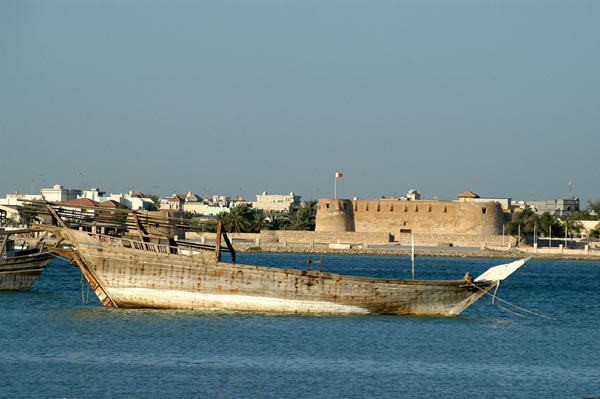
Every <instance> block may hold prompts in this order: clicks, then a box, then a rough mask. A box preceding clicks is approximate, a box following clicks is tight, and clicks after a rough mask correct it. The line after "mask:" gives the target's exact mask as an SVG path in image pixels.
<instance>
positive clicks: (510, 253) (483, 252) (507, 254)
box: [236, 247, 600, 262]
mask: <svg viewBox="0 0 600 399" xmlns="http://www.w3.org/2000/svg"><path fill="white" fill-rule="evenodd" d="M236 251H238V252H258V253H260V252H263V253H297V254H323V255H374V256H402V257H410V256H411V250H410V249H403V248H402V249H400V248H399V249H379V248H366V249H365V248H356V249H355V248H351V249H303V248H287V247H271V248H260V249H258V248H253V247H249V248H236ZM415 257H440V258H441V257H447V258H532V259H540V260H576V261H590V262H600V253H599V254H597V255H596V254H591V255H590V254H587V255H585V254H545V253H539V252H528V251H522V250H519V249H511V250H507V251H499V250H493V249H480V250H474V249H464V250H463V249H460V248H454V249H452V250H449V249H447V248H440V249H436V248H435V247H432V248H431V249H422V248H421V249H418V250H415Z"/></svg>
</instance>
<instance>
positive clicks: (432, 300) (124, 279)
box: [61, 230, 495, 316]
mask: <svg viewBox="0 0 600 399" xmlns="http://www.w3.org/2000/svg"><path fill="white" fill-rule="evenodd" d="M63 231H66V232H68V235H69V236H70V237H69V239H70V241H71V242H72V243H73V245H74V246H75V247H76V250H74V251H63V252H62V253H61V254H62V255H64V256H68V257H70V258H71V259H72V260H73V261H74V263H75V264H77V265H78V266H79V267H80V268H81V270H82V272H83V274H84V275H85V277H86V279H87V280H88V281H89V282H90V285H91V286H92V287H93V289H94V291H95V292H96V294H97V295H98V297H99V298H100V300H101V301H102V303H103V304H104V305H106V306H115V307H129V308H139V307H148V308H163V309H190V310H204V311H244V312H276V313H309V314H410V315H436V316H455V315H458V314H460V313H461V312H462V311H463V310H464V309H466V308H467V307H468V306H469V305H471V304H472V303H474V302H475V301H476V300H477V299H479V298H480V297H481V296H483V295H484V294H485V293H486V292H487V291H488V290H489V289H491V288H492V287H493V286H495V283H494V282H480V283H473V282H467V281H465V280H452V281H445V280H444V281H440V280H434V281H429V280H400V279H379V278H369V277H360V276H346V275H340V274H334V273H325V272H320V271H307V270H298V269H283V268H273V267H263V266H253V265H243V264H231V263H225V262H217V261H216V259H215V255H214V253H211V252H208V253H206V252H194V251H188V252H187V253H186V252H185V251H182V250H178V251H173V250H172V249H171V250H169V249H167V247H162V248H161V246H158V245H154V244H141V243H139V244H136V245H129V246H127V245H123V241H122V240H121V239H104V240H102V239H97V237H96V238H95V236H94V235H91V234H87V233H82V232H77V231H73V230H63ZM174 252H176V253H174Z"/></svg>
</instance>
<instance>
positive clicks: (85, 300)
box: [80, 273, 90, 305]
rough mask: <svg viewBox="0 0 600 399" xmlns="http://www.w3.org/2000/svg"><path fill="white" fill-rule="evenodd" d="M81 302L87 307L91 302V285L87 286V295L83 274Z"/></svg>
mask: <svg viewBox="0 0 600 399" xmlns="http://www.w3.org/2000/svg"><path fill="white" fill-rule="evenodd" d="M80 284H81V302H82V303H83V304H84V305H87V304H88V303H89V302H90V285H89V284H88V285H87V293H86V292H85V291H84V288H83V285H84V284H85V279H84V278H83V273H81V281H80Z"/></svg>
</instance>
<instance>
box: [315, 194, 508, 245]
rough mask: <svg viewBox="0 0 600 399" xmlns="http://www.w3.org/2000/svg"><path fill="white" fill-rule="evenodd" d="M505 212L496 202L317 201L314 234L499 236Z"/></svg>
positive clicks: (327, 199)
mask: <svg viewBox="0 0 600 399" xmlns="http://www.w3.org/2000/svg"><path fill="white" fill-rule="evenodd" d="M504 222H505V219H504V213H503V211H502V207H501V205H500V203H498V202H493V201H491V202H457V201H439V200H415V201H406V200H398V199H379V200H348V199H331V198H326V199H320V200H319V202H318V205H317V216H316V229H315V230H316V231H317V232H369V233H371V232H372V233H387V234H390V236H392V237H399V236H400V235H402V234H436V235H438V234H440V235H454V234H457V235H460V234H463V235H465V234H467V235H479V236H484V235H485V236H490V235H500V234H502V226H503V225H504Z"/></svg>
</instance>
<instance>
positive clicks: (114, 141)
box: [0, 0, 600, 205]
mask: <svg viewBox="0 0 600 399" xmlns="http://www.w3.org/2000/svg"><path fill="white" fill-rule="evenodd" d="M599 21H600V1H579V0H576V1H566V0H565V1H552V0H544V1H528V0H519V1H513V0H502V1H500V0H471V1H467V0H456V1H446V0H440V1H428V0H414V1H404V0H390V1H382V0H364V1H358V0H339V1H338V0H335V1H328V0H302V1H295V0H294V1H292V0H258V1H253V0H237V1H228V0H224V1H223V0H218V1H217V0H214V1H212V0H207V1H192V0H190V1H182V0H170V1H167V0H164V1H156V0H144V1H142V0H136V1H134V0H95V1H90V0H70V1H52V0H47V1H27V0H14V1H13V0H2V1H0V196H4V195H5V194H6V193H10V192H14V191H15V190H20V191H22V192H29V191H31V189H32V188H33V189H34V191H37V192H39V189H40V188H41V187H42V186H51V185H52V184H54V183H61V184H63V185H66V186H69V187H73V188H78V187H79V185H80V182H81V180H83V183H84V185H85V186H86V187H89V186H100V188H101V189H104V190H106V191H108V192H114V193H117V192H122V191H126V190H128V189H130V188H133V189H136V190H141V191H144V192H148V193H154V194H158V195H168V194H171V193H172V192H173V191H177V192H187V191H188V190H191V191H193V192H196V193H197V194H200V195H202V196H206V195H212V194H217V193H218V194H227V195H231V196H235V195H237V194H242V195H244V197H245V198H247V199H251V200H252V199H255V197H254V196H255V194H258V193H260V192H262V191H267V192H270V193H289V192H290V191H294V192H295V193H297V194H299V195H302V197H303V199H316V198H321V197H331V196H333V188H334V175H335V172H338V171H339V172H343V173H344V177H343V178H342V179H340V180H338V185H337V192H338V197H347V198H350V197H354V196H356V197H359V198H378V197H380V196H381V195H387V196H397V195H403V194H405V193H406V192H407V191H408V190H409V189H411V188H416V189H418V190H419V191H420V192H421V193H422V194H423V195H424V196H425V197H427V198H434V197H438V198H446V199H454V198H456V195H457V194H458V193H460V192H463V191H465V190H471V191H474V192H476V193H478V194H479V195H481V196H484V197H512V198H513V199H515V200H520V199H546V198H567V197H568V195H569V181H572V183H573V194H574V195H575V196H578V197H580V198H581V200H582V202H583V205H585V203H587V201H588V200H600V184H599V182H600V156H599V152H600V129H599V127H600V22H599ZM77 172H80V173H81V174H80V175H78V174H77Z"/></svg>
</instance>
